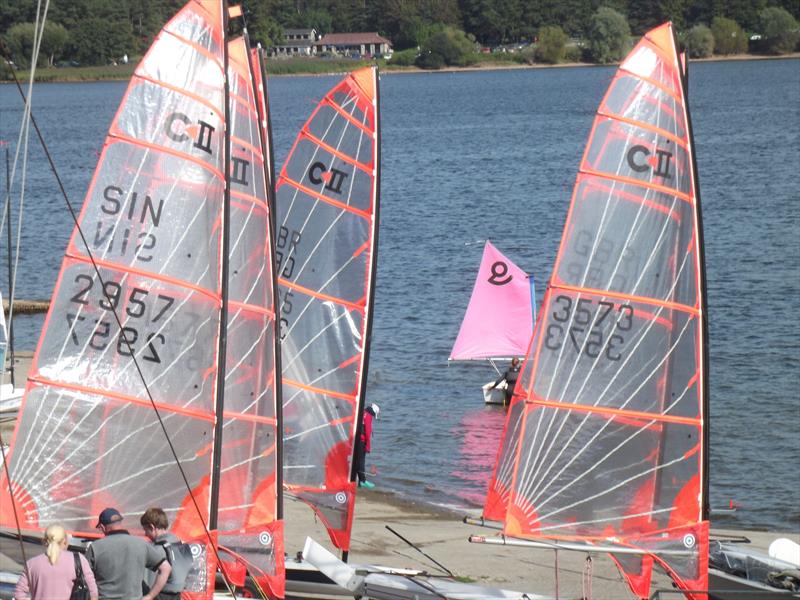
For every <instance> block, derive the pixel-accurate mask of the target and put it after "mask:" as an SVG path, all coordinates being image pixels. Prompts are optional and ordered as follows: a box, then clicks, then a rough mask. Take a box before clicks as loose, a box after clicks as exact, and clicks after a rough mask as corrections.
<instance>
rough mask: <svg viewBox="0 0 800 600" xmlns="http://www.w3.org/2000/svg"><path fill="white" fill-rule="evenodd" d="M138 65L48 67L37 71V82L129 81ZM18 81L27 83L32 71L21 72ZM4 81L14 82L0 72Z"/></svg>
mask: <svg viewBox="0 0 800 600" xmlns="http://www.w3.org/2000/svg"><path fill="white" fill-rule="evenodd" d="M135 68H136V63H134V62H129V63H128V64H127V65H118V66H113V65H105V66H98V67H46V68H41V67H40V68H37V69H36V81H38V82H40V83H45V82H54V81H110V80H122V81H124V80H127V79H130V78H131V75H133V70H134V69H135ZM16 73H17V79H19V80H20V81H27V80H28V78H29V77H30V71H28V70H19V71H17V72H16ZM0 78H1V79H2V80H3V81H14V78H13V77H12V75H11V73H9V72H6V71H3V72H0Z"/></svg>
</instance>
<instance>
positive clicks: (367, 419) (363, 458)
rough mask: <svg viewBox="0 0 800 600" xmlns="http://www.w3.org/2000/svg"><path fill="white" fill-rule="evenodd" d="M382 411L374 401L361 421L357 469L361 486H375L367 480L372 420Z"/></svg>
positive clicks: (357, 446) (369, 487)
mask: <svg viewBox="0 0 800 600" xmlns="http://www.w3.org/2000/svg"><path fill="white" fill-rule="evenodd" d="M380 411H381V408H380V406H378V405H377V404H375V403H374V402H373V403H372V404H370V405H369V406H368V407H367V408H366V410H365V411H364V420H363V421H362V422H361V435H360V436H359V437H358V442H357V443H356V470H357V472H358V487H360V488H361V487H363V488H367V489H371V488H374V487H375V484H374V483H372V482H371V481H367V454H369V452H370V451H371V450H372V421H373V420H374V419H377V418H378V413H379V412H380Z"/></svg>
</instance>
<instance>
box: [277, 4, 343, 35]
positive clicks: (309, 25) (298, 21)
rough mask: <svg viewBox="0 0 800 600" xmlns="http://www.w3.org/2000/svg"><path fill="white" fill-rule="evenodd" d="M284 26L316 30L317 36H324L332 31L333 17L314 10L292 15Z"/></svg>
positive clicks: (321, 10) (317, 9)
mask: <svg viewBox="0 0 800 600" xmlns="http://www.w3.org/2000/svg"><path fill="white" fill-rule="evenodd" d="M286 26H287V27H299V28H301V29H316V30H317V33H318V34H319V35H325V34H326V33H331V32H332V31H333V17H331V15H330V13H329V12H328V11H327V10H325V9H322V8H315V9H311V10H305V11H303V12H299V13H296V14H294V15H293V16H292V18H291V19H290V20H289V22H288V23H286Z"/></svg>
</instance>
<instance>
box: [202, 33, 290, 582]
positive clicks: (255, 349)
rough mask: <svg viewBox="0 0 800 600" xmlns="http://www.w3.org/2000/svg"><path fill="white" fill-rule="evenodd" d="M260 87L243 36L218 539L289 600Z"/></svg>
mask: <svg viewBox="0 0 800 600" xmlns="http://www.w3.org/2000/svg"><path fill="white" fill-rule="evenodd" d="M256 60H257V59H256ZM254 66H255V67H257V69H258V70H257V71H256V68H254ZM256 72H258V73H259V76H258V77H256V76H255V73H256ZM257 85H258V87H257ZM261 85H262V82H261V79H260V65H259V64H258V63H256V65H253V64H251V57H250V55H249V52H248V49H247V46H246V43H245V40H244V38H241V37H239V38H236V39H234V40H231V41H230V42H228V89H229V121H228V127H229V130H230V137H231V162H230V183H231V185H230V241H229V253H228V318H227V350H226V368H225V410H224V425H223V433H222V453H221V456H220V460H221V474H220V477H221V479H220V497H219V512H218V529H219V532H218V535H219V543H220V544H221V545H222V546H224V547H227V548H236V553H237V555H238V556H239V557H240V558H241V560H242V561H244V562H245V564H247V565H249V566H250V570H251V574H252V575H253V576H254V577H256V578H257V579H258V580H259V581H260V583H261V585H262V587H264V586H266V587H267V588H268V589H269V590H270V592H271V595H272V596H277V597H283V581H284V575H283V573H284V567H283V560H284V556H283V522H282V521H279V520H278V518H277V514H278V505H277V503H278V488H277V481H278V479H277V475H278V469H279V468H280V467H279V465H278V455H279V454H278V452H277V443H278V435H279V429H278V422H277V417H276V415H277V410H276V408H277V401H278V398H277V387H276V385H275V375H276V373H275V350H276V344H275V305H274V300H275V299H274V296H273V272H272V251H271V240H270V208H269V204H268V190H269V188H270V186H271V183H270V182H269V177H270V175H269V171H270V170H269V164H268V163H269V160H270V159H269V152H270V150H269V148H268V147H267V146H266V144H267V141H268V140H267V137H266V136H265V135H263V131H264V128H263V127H262V122H263V120H264V119H266V115H267V113H266V105H265V103H264V98H263V88H261ZM259 88H261V89H259Z"/></svg>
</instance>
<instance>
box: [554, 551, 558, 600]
mask: <svg viewBox="0 0 800 600" xmlns="http://www.w3.org/2000/svg"><path fill="white" fill-rule="evenodd" d="M554 554H555V562H556V564H555V577H556V600H558V583H559V582H558V548H556V549H555V551H554Z"/></svg>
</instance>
